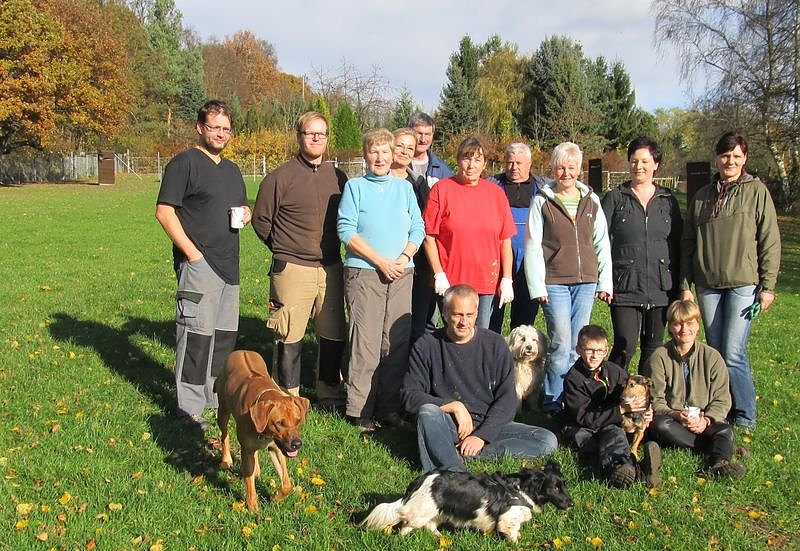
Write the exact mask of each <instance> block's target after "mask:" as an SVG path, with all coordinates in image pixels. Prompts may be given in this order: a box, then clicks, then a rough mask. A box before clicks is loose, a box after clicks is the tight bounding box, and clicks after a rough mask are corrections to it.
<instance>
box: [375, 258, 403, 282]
mask: <svg viewBox="0 0 800 551" xmlns="http://www.w3.org/2000/svg"><path fill="white" fill-rule="evenodd" d="M403 259H404V260H405V257H403ZM405 267H406V263H405V262H403V261H400V260H389V259H388V258H383V259H381V261H380V262H379V263H378V266H377V268H378V269H379V270H380V271H381V273H382V274H383V277H385V278H386V279H387V280H388V281H394V280H395V279H398V278H399V277H400V276H401V275H403V270H405Z"/></svg>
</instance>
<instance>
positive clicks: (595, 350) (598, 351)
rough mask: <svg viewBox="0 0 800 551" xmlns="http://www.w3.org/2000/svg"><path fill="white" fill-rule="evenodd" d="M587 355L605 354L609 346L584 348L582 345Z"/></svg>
mask: <svg viewBox="0 0 800 551" xmlns="http://www.w3.org/2000/svg"><path fill="white" fill-rule="evenodd" d="M581 350H583V351H584V352H585V353H586V354H587V355H589V356H595V355H596V356H605V355H606V352H608V348H584V347H581Z"/></svg>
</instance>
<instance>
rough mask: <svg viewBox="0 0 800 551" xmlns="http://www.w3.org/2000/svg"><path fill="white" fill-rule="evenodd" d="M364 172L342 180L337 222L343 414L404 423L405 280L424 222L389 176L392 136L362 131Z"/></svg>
mask: <svg viewBox="0 0 800 551" xmlns="http://www.w3.org/2000/svg"><path fill="white" fill-rule="evenodd" d="M363 143H364V158H365V159H366V162H367V174H366V175H365V176H362V177H360V178H353V179H351V180H349V181H348V182H347V184H346V185H345V188H344V192H343V193H342V199H341V202H340V203H339V217H338V220H337V230H338V233H339V239H341V241H342V243H344V245H345V247H346V249H347V250H346V254H345V261H344V294H345V302H346V304H347V308H348V311H349V314H350V322H349V323H350V366H349V369H348V376H347V412H346V413H347V417H348V420H350V422H351V423H353V424H354V425H356V426H357V427H359V428H360V429H362V430H363V431H372V430H374V429H375V426H376V425H375V421H378V422H380V423H383V424H388V425H405V424H406V423H405V421H403V418H402V416H401V412H402V405H401V403H400V384H401V382H402V380H403V375H404V374H405V370H406V368H407V366H408V347H409V339H410V336H411V286H412V281H413V271H414V262H413V260H412V258H413V257H414V253H415V252H417V249H418V248H419V246H420V244H421V243H422V239H423V238H424V237H425V228H424V226H423V223H422V216H421V215H420V212H419V206H418V205H417V199H416V197H415V195H414V190H413V189H412V187H411V184H410V183H409V182H408V181H407V180H404V179H401V178H397V177H396V176H392V175H391V173H390V168H391V164H392V150H393V147H394V136H392V133H391V132H389V131H388V130H386V129H384V128H379V129H376V130H371V131H369V132H367V133H366V134H365V135H364V142H363Z"/></svg>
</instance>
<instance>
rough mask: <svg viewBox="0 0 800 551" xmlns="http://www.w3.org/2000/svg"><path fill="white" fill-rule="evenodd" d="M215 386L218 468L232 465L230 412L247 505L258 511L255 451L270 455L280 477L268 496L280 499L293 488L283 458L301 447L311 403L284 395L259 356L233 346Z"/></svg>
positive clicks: (256, 457) (258, 470)
mask: <svg viewBox="0 0 800 551" xmlns="http://www.w3.org/2000/svg"><path fill="white" fill-rule="evenodd" d="M214 390H215V391H216V393H217V396H218V397H219V411H218V413H217V423H218V424H219V429H220V431H222V460H221V461H220V467H221V468H222V469H230V468H231V466H232V465H233V459H232V458H231V442H230V437H229V435H228V420H229V418H230V416H231V415H233V417H234V418H235V419H236V436H237V438H238V439H239V446H240V447H241V450H242V477H243V478H244V485H245V503H246V504H247V509H248V510H249V511H251V512H255V511H258V501H257V499H256V482H255V479H256V477H259V476H261V466H260V465H259V462H258V450H261V449H264V448H267V450H268V451H269V458H270V459H271V460H272V464H273V465H274V466H275V470H276V471H277V473H278V475H279V476H280V479H281V487H280V489H279V490H278V492H277V493H276V494H275V495H274V496H273V499H275V500H276V501H280V500H282V499H283V498H285V497H286V496H287V495H289V493H291V491H292V480H291V478H289V471H288V470H287V469H286V457H296V456H297V450H298V449H299V448H300V446H302V445H303V440H302V439H301V438H300V425H302V424H303V423H304V422H305V420H306V415H307V414H308V408H309V405H310V402H309V401H308V399H307V398H300V397H298V396H291V395H289V394H287V393H286V392H284V391H283V390H282V389H281V388H280V387H279V386H278V385H277V384H275V381H273V380H272V377H270V376H269V373H268V372H267V364H266V363H264V358H262V357H261V354H259V353H258V352H253V351H252V350H235V351H234V352H232V353H231V354H230V356H228V359H227V361H226V362H225V367H224V368H223V370H222V373H221V374H220V375H219V377H217V380H216V382H215V383H214Z"/></svg>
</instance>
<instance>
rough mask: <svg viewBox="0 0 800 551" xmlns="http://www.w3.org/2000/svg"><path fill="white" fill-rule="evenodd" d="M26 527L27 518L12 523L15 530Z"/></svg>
mask: <svg viewBox="0 0 800 551" xmlns="http://www.w3.org/2000/svg"><path fill="white" fill-rule="evenodd" d="M27 527H28V519H26V518H24V519H22V520H18V521H17V523H16V524H15V525H14V528H16V529H17V530H24V529H25V528H27Z"/></svg>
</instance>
